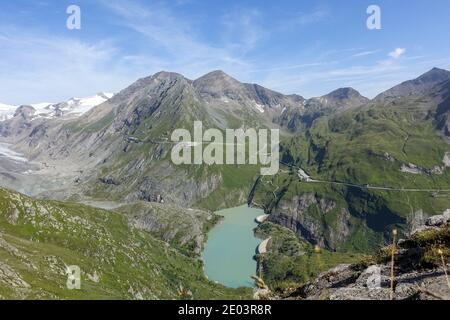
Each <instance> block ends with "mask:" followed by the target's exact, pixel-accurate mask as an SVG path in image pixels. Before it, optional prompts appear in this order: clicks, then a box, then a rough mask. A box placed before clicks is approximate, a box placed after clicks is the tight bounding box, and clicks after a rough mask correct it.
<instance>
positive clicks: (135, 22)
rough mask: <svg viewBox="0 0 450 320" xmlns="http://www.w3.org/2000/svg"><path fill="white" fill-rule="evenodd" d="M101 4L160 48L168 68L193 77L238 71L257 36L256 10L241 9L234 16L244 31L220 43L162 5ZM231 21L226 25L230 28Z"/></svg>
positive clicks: (242, 66) (121, 2) (104, 2)
mask: <svg viewBox="0 0 450 320" xmlns="http://www.w3.org/2000/svg"><path fill="white" fill-rule="evenodd" d="M102 3H103V4H104V5H105V7H107V8H108V9H109V10H111V11H112V12H113V13H115V14H116V15H118V17H119V19H118V21H120V22H119V23H120V24H121V25H123V26H125V27H127V28H129V29H131V30H132V31H134V32H137V33H138V34H140V35H141V36H143V37H145V38H147V39H148V41H151V42H152V45H153V46H156V47H160V48H161V49H163V50H164V51H165V53H166V59H167V61H170V66H171V69H172V70H176V71H177V72H180V73H183V74H185V75H186V76H188V77H197V76H199V75H202V74H204V73H205V72H208V71H210V70H212V69H218V68H220V69H226V70H228V71H229V72H235V73H237V72H239V70H240V69H241V68H244V67H246V66H248V65H249V62H248V61H246V60H244V59H242V58H241V56H242V54H243V51H244V50H248V48H250V47H251V46H252V45H254V44H255V43H256V42H257V41H258V39H259V37H260V35H259V33H258V31H257V30H256V28H254V27H253V20H254V18H255V17H256V16H257V12H256V11H248V12H243V13H242V14H241V15H240V16H238V17H235V20H234V22H233V23H234V24H236V23H238V24H240V25H241V26H242V28H243V29H245V31H243V32H241V33H239V37H237V38H238V39H241V40H240V41H234V43H229V44H225V45H221V46H214V45H213V44H211V43H209V42H207V41H202V40H201V39H199V38H200V37H199V35H197V34H196V32H195V29H194V28H193V27H192V26H191V24H190V23H189V21H185V20H182V19H179V18H178V17H176V16H175V15H174V13H173V12H172V11H171V9H170V8H169V7H167V6H166V5H164V4H153V5H149V4H147V5H145V6H144V5H142V4H140V3H138V2H133V1H115V2H111V1H103V2H102ZM231 26H232V24H230V26H229V27H230V28H231ZM245 43H247V46H244V44H245Z"/></svg>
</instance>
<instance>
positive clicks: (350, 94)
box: [325, 87, 368, 101]
mask: <svg viewBox="0 0 450 320" xmlns="http://www.w3.org/2000/svg"><path fill="white" fill-rule="evenodd" d="M325 97H326V98H329V99H335V100H344V99H351V98H358V99H361V100H365V101H366V100H368V99H367V98H365V97H363V96H362V95H361V94H360V93H359V92H358V91H357V90H355V89H353V88H350V87H347V88H339V89H337V90H334V91H332V92H330V93H329V94H327V95H326V96H325Z"/></svg>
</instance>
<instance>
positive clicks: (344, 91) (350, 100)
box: [310, 87, 369, 109]
mask: <svg viewBox="0 0 450 320" xmlns="http://www.w3.org/2000/svg"><path fill="white" fill-rule="evenodd" d="M368 101H369V99H367V98H366V97H364V96H362V95H361V94H360V93H359V92H358V91H357V90H355V89H353V88H350V87H346V88H340V89H337V90H334V91H332V92H330V93H328V94H326V95H324V96H322V97H318V98H313V99H311V100H310V102H312V104H313V105H314V103H315V104H317V103H320V104H321V105H323V106H326V107H332V108H340V109H341V108H344V109H348V108H351V107H356V106H360V105H362V104H365V103H367V102H368Z"/></svg>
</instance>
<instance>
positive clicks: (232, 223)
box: [203, 205, 264, 288]
mask: <svg viewBox="0 0 450 320" xmlns="http://www.w3.org/2000/svg"><path fill="white" fill-rule="evenodd" d="M216 213H217V214H218V215H221V216H224V219H223V220H222V222H221V223H220V224H218V225H217V226H215V227H214V228H213V229H212V230H211V231H210V233H209V234H208V241H207V243H206V247H205V250H204V253H203V260H204V262H205V273H206V275H207V276H208V278H209V279H210V280H211V281H217V282H219V283H221V284H223V285H225V286H227V287H230V288H238V287H253V280H252V279H251V278H250V277H251V276H253V275H255V274H256V261H255V260H254V259H253V256H254V255H255V252H256V248H257V246H258V245H259V243H260V242H261V240H260V239H257V238H256V237H255V236H254V234H253V229H254V228H256V226H257V223H256V222H255V218H256V217H258V216H260V215H262V214H264V211H263V210H261V209H254V208H249V207H248V206H247V205H244V206H241V207H236V208H230V209H225V210H221V211H217V212H216Z"/></svg>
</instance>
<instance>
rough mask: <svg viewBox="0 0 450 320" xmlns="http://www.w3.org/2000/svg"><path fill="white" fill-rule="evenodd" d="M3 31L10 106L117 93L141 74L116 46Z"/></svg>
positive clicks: (0, 51)
mask: <svg viewBox="0 0 450 320" xmlns="http://www.w3.org/2000/svg"><path fill="white" fill-rule="evenodd" d="M1 30H2V32H1V34H0V37H1V41H2V46H1V47H0V70H2V72H1V73H0V87H1V88H2V93H1V95H0V101H2V102H5V103H10V104H29V103H37V102H42V101H48V100H51V101H59V100H65V99H67V98H70V97H72V96H75V95H76V96H83V95H91V94H94V93H96V92H98V91H109V90H112V91H117V90H119V89H121V88H123V87H125V86H126V85H128V84H130V83H131V82H132V81H134V80H136V77H137V76H138V75H139V71H138V69H139V68H138V66H135V65H134V64H133V63H130V61H126V59H125V58H123V57H122V56H121V55H120V49H119V48H118V47H116V46H115V45H114V42H112V41H103V42H98V43H95V44H90V43H87V42H83V41H80V40H77V39H71V38H67V37H56V36H49V35H40V34H36V33H29V32H28V31H23V30H18V29H16V28H12V27H8V26H2V28H1ZM143 61H146V62H147V63H148V60H142V61H141V63H142V62H143ZM156 63H159V61H158V62H155V64H156ZM147 67H149V65H147Z"/></svg>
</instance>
